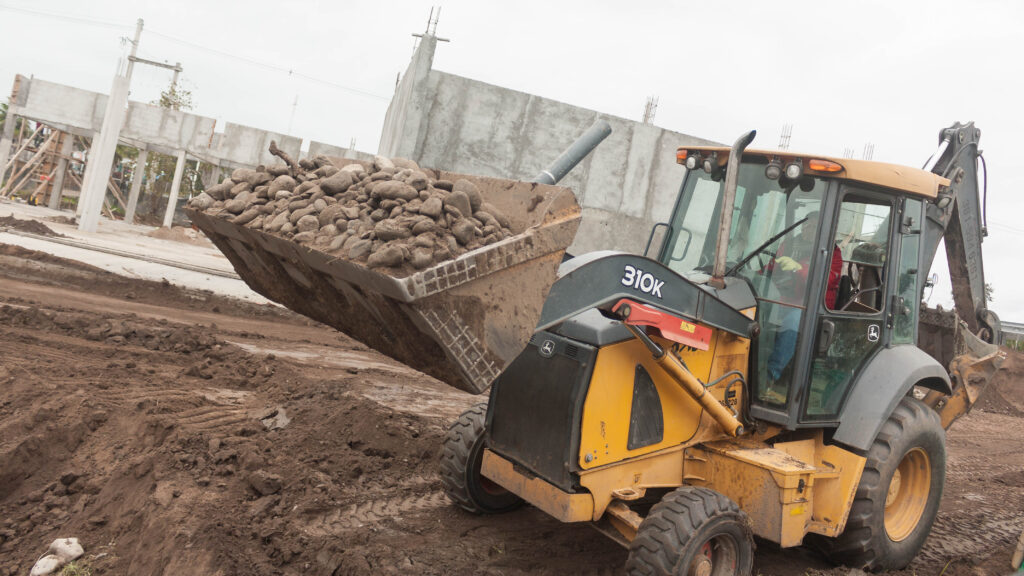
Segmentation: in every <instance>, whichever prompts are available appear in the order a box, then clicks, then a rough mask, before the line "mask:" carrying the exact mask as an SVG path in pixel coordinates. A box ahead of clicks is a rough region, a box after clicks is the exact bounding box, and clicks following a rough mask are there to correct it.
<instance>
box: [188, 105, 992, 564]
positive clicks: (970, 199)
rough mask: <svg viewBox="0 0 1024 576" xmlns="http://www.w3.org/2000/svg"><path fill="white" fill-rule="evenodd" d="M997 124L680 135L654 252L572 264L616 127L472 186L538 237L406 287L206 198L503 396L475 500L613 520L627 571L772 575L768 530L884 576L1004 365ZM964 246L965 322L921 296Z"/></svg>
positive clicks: (231, 251) (789, 543) (466, 462)
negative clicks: (756, 142)
mask: <svg viewBox="0 0 1024 576" xmlns="http://www.w3.org/2000/svg"><path fill="white" fill-rule="evenodd" d="M606 133H607V131H605V134H606ZM979 137H980V132H979V131H978V130H977V129H976V128H975V127H974V125H973V123H968V124H959V123H957V124H955V125H953V126H952V127H950V128H947V129H945V130H942V131H941V133H940V145H939V149H938V151H937V152H936V153H935V154H934V155H933V156H932V158H931V159H930V160H929V161H928V162H927V163H926V165H925V167H924V168H923V169H915V168H909V167H903V166H896V165H891V164H885V163H880V162H870V161H863V160H854V159H848V158H831V157H828V156H824V155H814V154H810V155H809V154H796V153H792V152H788V151H771V150H748V149H747V147H748V145H749V144H750V143H751V141H752V140H753V138H754V132H750V133H747V134H744V135H743V136H741V137H740V138H739V139H738V140H737V141H736V143H735V144H734V145H733V146H732V147H731V148H730V147H712V146H696V147H694V146H691V147H682V148H679V149H678V151H677V156H676V160H677V162H678V163H679V164H680V165H681V168H680V170H681V172H683V170H682V169H683V168H685V175H684V176H683V179H682V185H681V188H680V192H679V195H678V198H677V200H676V204H675V207H674V209H673V212H672V216H671V219H670V220H669V221H668V222H666V223H664V224H659V225H658V226H655V229H654V230H652V232H651V236H650V237H649V239H648V246H647V249H646V250H645V253H644V255H637V254H629V253H624V252H611V251H602V252H594V253H589V254H584V255H580V256H577V257H568V256H567V255H566V254H565V250H566V247H567V246H568V245H569V244H570V243H571V241H572V238H573V236H574V235H575V230H576V226H577V225H578V223H579V218H580V211H579V206H578V204H577V203H576V201H575V199H574V197H573V195H572V193H571V191H569V190H568V189H566V188H561V187H558V186H556V185H555V184H556V183H557V180H558V178H560V177H561V176H562V175H564V173H565V172H566V171H567V170H568V169H571V166H572V165H573V164H575V162H578V161H579V159H580V158H582V156H583V155H585V154H586V152H587V151H589V149H590V148H592V147H593V146H594V145H596V142H598V141H599V140H600V137H598V138H597V139H596V140H595V139H591V141H590V143H589V144H584V145H580V146H575V148H576V150H575V151H574V153H573V154H569V155H567V156H569V157H571V158H568V159H566V157H563V158H562V159H560V160H564V161H561V162H560V163H556V164H559V165H560V168H561V169H559V170H556V171H555V172H557V174H555V175H552V174H550V171H545V173H544V176H545V178H543V179H541V178H538V180H536V181H535V182H534V183H519V182H511V181H507V180H499V179H485V178H475V179H473V178H472V177H467V178H471V179H473V180H474V181H475V182H476V183H477V184H478V186H479V187H480V188H481V190H482V192H483V194H484V196H485V200H486V201H490V202H492V203H496V204H498V205H500V206H501V207H502V208H503V209H504V210H505V211H506V213H508V214H509V217H510V220H512V229H513V232H515V235H514V236H512V237H511V238H507V239H505V240H503V241H502V242H499V243H497V244H494V245H490V246H486V247H484V248H481V249H478V250H474V251H471V252H469V253H467V254H464V255H462V256H460V257H459V258H457V259H455V260H453V261H450V262H445V263H442V264H439V265H437V266H435V267H432V268H430V269H427V270H424V271H420V272H417V273H416V274H414V275H412V276H408V277H405V278H392V277H389V276H387V275H385V274H383V273H381V272H379V271H375V270H370V269H366V268H364V267H361V266H359V265H356V264H354V263H351V262H346V261H343V260H337V259H331V258H328V257H326V256H325V255H323V254H321V253H319V252H316V251H314V250H311V249H308V248H304V247H301V246H298V245H295V244H292V243H290V242H288V241H287V239H284V238H279V237H276V236H273V235H270V234H266V233H263V232H259V231H254V230H248V229H245V228H243V227H240V226H235V225H232V224H230V223H228V222H227V221H225V220H221V219H217V218H212V217H209V216H207V215H204V214H202V213H200V212H196V211H192V212H190V215H191V216H192V217H193V221H194V223H195V224H196V225H197V226H198V227H200V228H201V229H202V230H203V231H204V232H206V234H207V235H208V236H210V238H211V239H212V240H213V241H214V243H215V244H216V245H217V246H218V247H219V248H220V249H221V250H222V251H223V252H224V253H225V254H226V255H227V257H228V258H229V259H230V260H231V261H232V263H233V264H234V266H235V268H236V270H237V271H238V273H239V275H240V276H241V277H242V278H243V279H244V280H245V281H246V282H247V283H248V284H249V285H250V286H251V287H253V288H254V289H255V290H257V291H258V292H260V293H262V294H264V295H266V296H267V297H269V298H271V299H274V300H276V301H278V302H281V303H283V304H285V305H286V306H288V307H290V308H292V309H294V310H296V311H299V312H301V313H303V314H306V315H308V316H310V317H312V318H315V319H317V320H320V321H323V322H325V323H327V324H330V325H332V326H335V327H336V328H338V329H339V330H341V331H343V332H345V333H346V334H349V335H351V336H353V337H355V338H357V339H359V340H361V341H363V342H364V343H366V344H367V345H369V346H371V347H374V348H376V349H377V350H380V351H382V352H384V353H385V354H388V355H390V356H392V357H394V358H396V359H398V360H399V361H402V362H404V363H406V364H409V365H410V366H412V367H414V368H417V369H419V370H421V371H424V372H426V373H428V374H431V375H433V376H435V377H437V378H439V379H441V380H443V381H445V382H447V383H449V384H451V385H453V386H456V387H459V388H462V389H464V390H467V391H469V392H473V393H481V392H484V391H485V390H487V388H488V386H489V387H490V391H489V399H488V401H487V402H486V403H483V402H482V403H480V404H478V405H476V406H474V407H473V408H472V409H470V410H469V411H467V412H465V413H464V414H462V416H460V417H459V418H458V420H457V421H456V422H455V423H453V424H452V426H451V428H450V429H449V430H448V434H447V437H446V439H445V442H444V446H443V448H442V455H441V464H440V469H441V476H442V480H443V483H444V486H445V490H446V492H447V493H448V495H449V497H450V498H451V499H452V500H453V501H454V502H455V503H456V504H457V505H459V506H461V507H462V508H464V509H466V510H468V511H470V512H474V513H481V514H497V513H501V512H506V511H509V510H512V509H514V508H516V507H518V506H520V505H522V504H523V503H524V502H526V503H529V504H531V505H533V506H535V507H537V508H539V509H540V510H542V511H544V512H546V513H547V514H549V515H551V516H553V517H554V518H557V519H558V520H560V521H563V522H585V523H590V524H592V525H593V526H594V527H595V528H597V529H598V530H600V531H601V532H603V533H605V534H607V535H608V536H609V537H611V538H612V539H613V540H614V541H616V542H618V543H620V544H622V545H623V546H625V547H627V548H628V549H629V558H628V561H627V565H626V570H627V572H628V573H630V574H674V575H689V576H711V575H743V574H748V573H750V571H751V568H752V563H753V553H754V539H753V538H754V536H757V537H759V538H762V539H765V540H768V541H771V542H774V543H776V544H778V545H779V546H781V547H793V546H798V545H801V544H804V543H809V544H813V545H815V546H816V547H817V548H819V549H821V550H822V551H824V553H825V554H826V555H827V556H828V557H829V558H831V559H832V560H834V561H835V562H837V563H844V564H847V565H849V566H854V567H858V568H863V569H867V570H872V571H883V570H890V569H899V568H902V567H904V566H906V565H907V564H908V563H909V562H910V561H911V560H912V559H913V558H914V556H915V555H916V554H917V552H918V550H919V549H920V548H921V546H922V544H923V542H924V540H925V538H926V537H927V535H928V532H929V531H930V529H931V525H932V522H933V520H934V518H935V515H936V512H937V510H938V506H939V502H940V499H941V496H942V488H943V483H944V475H945V429H946V428H948V427H949V426H950V425H951V424H952V422H953V421H954V420H955V419H956V418H957V417H959V416H961V415H962V414H964V413H965V412H967V411H968V410H970V408H971V406H972V404H973V403H974V402H975V401H976V400H977V398H978V395H979V394H981V393H982V391H983V389H984V387H985V385H986V384H987V382H988V381H989V380H990V379H991V376H992V374H993V373H994V372H995V371H996V370H997V369H998V367H999V365H1000V363H1001V362H1002V360H1003V356H1002V353H1001V352H1000V351H999V349H998V344H999V343H1000V339H1001V331H1000V325H999V319H998V317H997V316H996V315H995V314H994V313H993V312H991V311H989V310H988V309H987V305H986V301H985V297H984V293H985V291H984V286H985V284H984V274H983V269H982V261H981V241H982V237H983V235H984V223H983V211H982V200H981V199H980V198H979V186H978V176H979V173H978V158H979V157H980V155H981V152H980V150H979V149H978V139H979ZM439 177H442V178H448V179H453V178H455V177H463V176H462V175H451V174H448V173H444V172H441V173H439ZM540 182H543V183H540ZM943 240H944V244H945V250H946V254H947V259H948V261H949V268H950V273H951V277H952V281H953V288H954V301H955V306H956V308H955V312H953V311H950V312H946V311H942V310H941V309H934V310H933V309H929V308H926V307H923V306H922V305H921V296H922V291H923V289H924V287H925V283H926V275H927V271H928V270H929V268H930V266H931V263H932V261H933V259H934V257H935V254H936V252H937V250H938V246H939V244H940V241H943Z"/></svg>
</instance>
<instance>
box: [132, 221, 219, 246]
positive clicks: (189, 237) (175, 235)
mask: <svg viewBox="0 0 1024 576" xmlns="http://www.w3.org/2000/svg"><path fill="white" fill-rule="evenodd" d="M146 236H149V237H151V238H159V239H161V240H170V241H172V242H184V243H185V244H191V245H193V246H207V247H212V246H213V243H212V242H210V241H209V240H207V238H206V236H203V234H202V233H201V232H199V231H198V230H193V229H192V228H183V227H181V226H174V227H172V228H164V227H160V228H157V229H156V230H153V231H152V232H147V233H146Z"/></svg>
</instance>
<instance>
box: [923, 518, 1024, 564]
mask: <svg viewBox="0 0 1024 576" xmlns="http://www.w3.org/2000/svg"><path fill="white" fill-rule="evenodd" d="M1000 517H1001V518H1000ZM1022 529H1024V514H1020V513H1018V514H1016V515H1014V516H1013V517H1009V518H1007V517H1006V509H1005V508H1003V509H1000V510H996V509H995V508H993V507H990V506H979V507H978V508H975V509H973V510H972V511H971V513H955V514H946V515H941V514H940V516H939V517H938V518H936V520H935V524H934V525H933V526H932V532H931V534H930V535H929V536H928V539H927V540H926V541H925V543H924V547H923V548H922V549H921V551H920V552H919V553H918V555H917V558H916V559H915V560H914V562H913V564H911V568H915V567H916V568H920V567H923V566H926V565H935V564H944V563H946V562H947V561H949V560H955V559H958V558H980V557H983V556H985V555H988V554H990V553H992V551H993V550H1003V549H1006V548H1008V547H1010V546H1011V545H1012V543H1013V542H1015V541H1016V540H1017V538H1018V537H1019V536H1020V533H1021V530H1022Z"/></svg>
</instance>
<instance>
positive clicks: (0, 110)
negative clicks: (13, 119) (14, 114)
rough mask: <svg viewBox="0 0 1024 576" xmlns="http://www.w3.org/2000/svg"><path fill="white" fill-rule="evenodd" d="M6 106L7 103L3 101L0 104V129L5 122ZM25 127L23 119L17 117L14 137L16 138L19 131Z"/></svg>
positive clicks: (0, 129)
mask: <svg viewBox="0 0 1024 576" xmlns="http://www.w3.org/2000/svg"><path fill="white" fill-rule="evenodd" d="M7 107H8V103H7V102H4V103H3V104H0V131H2V130H3V127H4V123H6V122H7ZM24 128H25V119H24V118H18V122H17V124H15V125H14V137H15V138H17V137H18V136H19V135H20V133H21V131H22V130H23V129H24Z"/></svg>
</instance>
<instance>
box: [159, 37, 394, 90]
mask: <svg viewBox="0 0 1024 576" xmlns="http://www.w3.org/2000/svg"><path fill="white" fill-rule="evenodd" d="M147 31H148V32H150V33H151V34H155V35H156V36H159V37H161V38H164V39H165V40H170V41H171V42H175V43H178V44H182V45H184V46H190V47H192V48H196V49H199V50H205V51H207V52H212V53H214V54H218V55H220V56H224V57H225V58H233V59H235V60H240V61H242V62H247V63H249V64H252V65H254V66H260V67H263V68H266V69H268V70H274V71H277V72H284V73H286V74H288V75H289V76H296V77H298V78H303V79H305V80H309V81H311V82H316V83H319V84H323V85H325V86H330V87H332V88H337V89H339V90H345V91H347V92H352V93H353V94H359V95H360V96H367V97H370V98H379V99H381V100H389V99H390V98H389V97H387V96H381V95H380V94H374V93H373V92H367V91H366V90H360V89H358V88H352V87H351V86H344V85H342V84H338V83H337V82H331V81H330V80H325V79H323V78H317V77H316V76H311V75H309V74H305V73H302V72H297V71H295V70H293V69H291V68H286V67H284V66H277V65H275V64H268V63H266V62H261V61H259V60H253V59H252V58H249V57H247V56H241V55H238V54H233V53H231V52H225V51H224V50H218V49H216V48H210V47H208V46H203V45H201V44H196V43H195V42H190V41H188V40H183V39H181V38H177V37H175V36H171V35H170V34H164V33H163V32H159V31H157V30H152V29H150V30H147Z"/></svg>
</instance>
